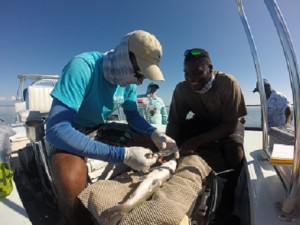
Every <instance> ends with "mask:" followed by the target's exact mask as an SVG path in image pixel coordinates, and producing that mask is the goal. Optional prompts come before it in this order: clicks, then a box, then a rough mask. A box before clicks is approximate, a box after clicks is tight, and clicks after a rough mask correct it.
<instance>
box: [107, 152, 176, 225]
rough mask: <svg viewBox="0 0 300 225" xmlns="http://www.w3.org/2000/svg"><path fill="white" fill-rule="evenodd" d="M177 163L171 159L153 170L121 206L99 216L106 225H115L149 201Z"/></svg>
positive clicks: (172, 171)
mask: <svg viewBox="0 0 300 225" xmlns="http://www.w3.org/2000/svg"><path fill="white" fill-rule="evenodd" d="M176 166H177V162H176V160H175V158H174V159H171V160H169V161H167V162H165V163H163V164H162V165H160V166H158V167H156V168H154V169H153V170H152V171H151V172H150V173H149V174H147V175H146V176H144V179H143V180H142V182H141V183H140V184H139V186H138V187H137V188H136V189H135V191H134V192H133V193H132V194H131V195H130V196H129V198H128V199H127V200H126V201H125V202H124V203H122V204H119V205H116V206H113V207H112V208H109V209H107V210H105V211H104V212H103V213H102V214H101V215H102V216H103V217H104V218H107V221H108V223H107V225H116V224H117V223H118V222H119V221H120V220H121V218H122V217H123V216H124V215H126V214H128V213H129V212H130V211H131V210H133V209H134V208H136V207H138V206H139V205H141V204H142V203H143V202H145V201H146V200H147V199H149V198H150V197H151V196H152V195H153V194H154V193H155V192H156V191H157V190H158V189H159V188H160V187H161V186H162V185H163V184H164V183H165V182H166V181H167V180H168V179H170V177H171V175H172V174H173V173H174V172H175V169H176Z"/></svg>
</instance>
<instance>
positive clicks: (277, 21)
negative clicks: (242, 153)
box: [237, 0, 300, 221]
mask: <svg viewBox="0 0 300 225" xmlns="http://www.w3.org/2000/svg"><path fill="white" fill-rule="evenodd" d="M264 2H265V4H266V6H267V9H268V11H269V13H270V15H271V18H272V20H273V23H274V25H275V27H276V30H277V33H278V36H279V39H280V42H281V45H282V48H283V52H284V55H285V59H286V63H287V68H288V72H289V77H290V82H291V87H292V94H293V102H294V116H295V118H294V124H295V138H294V162H293V168H292V175H291V180H290V185H289V187H288V188H287V193H286V198H285V199H284V200H283V201H282V202H277V203H275V207H276V208H277V212H278V218H279V219H281V220H284V221H295V220H296V216H297V213H296V212H295V211H296V202H297V194H298V191H299V188H300V170H299V169H300V142H299V141H300V139H299V138H300V130H299V128H300V127H299V126H300V125H299V122H298V121H299V117H300V111H299V106H300V98H299V97H300V78H299V67H298V64H297V60H296V55H295V51H294V48H293V44H292V40H291V38H290V35H289V31H288V29H287V26H286V23H285V21H284V18H283V16H282V14H281V12H280V9H279V7H278V5H277V3H276V1H275V0H264ZM237 4H238V10H239V13H240V17H241V20H242V23H243V26H244V29H245V32H246V35H247V38H248V42H249V45H250V48H251V52H252V56H253V59H254V64H255V68H256V73H257V80H258V84H259V89H260V90H262V91H260V99H261V104H262V113H263V149H264V150H265V151H266V152H267V153H268V155H269V151H268V146H266V145H267V144H268V140H267V139H268V135H267V126H266V115H267V113H266V98H265V96H264V95H265V94H264V85H263V82H262V76H261V70H260V66H259V60H258V57H257V52H256V48H255V44H254V40H253V36H252V34H251V30H250V26H249V24H248V22H247V18H246V16H245V13H244V9H243V4H242V1H241V0H237Z"/></svg>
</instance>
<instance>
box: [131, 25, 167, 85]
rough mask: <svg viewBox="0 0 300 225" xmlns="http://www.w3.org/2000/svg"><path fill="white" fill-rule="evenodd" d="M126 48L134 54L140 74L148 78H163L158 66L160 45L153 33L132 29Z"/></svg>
mask: <svg viewBox="0 0 300 225" xmlns="http://www.w3.org/2000/svg"><path fill="white" fill-rule="evenodd" d="M128 49H129V51H131V52H132V53H133V54H134V56H135V58H136V62H137V64H138V66H139V68H140V71H141V74H142V75H144V76H145V77H146V78H148V79H150V80H165V79H164V76H163V74H162V72H161V70H160V68H159V63H160V59H161V56H162V47H161V45H160V43H159V41H158V40H157V39H156V37H155V36H154V35H153V34H150V33H148V32H146V31H143V30H136V31H133V32H132V33H131V35H130V36H129V39H128Z"/></svg>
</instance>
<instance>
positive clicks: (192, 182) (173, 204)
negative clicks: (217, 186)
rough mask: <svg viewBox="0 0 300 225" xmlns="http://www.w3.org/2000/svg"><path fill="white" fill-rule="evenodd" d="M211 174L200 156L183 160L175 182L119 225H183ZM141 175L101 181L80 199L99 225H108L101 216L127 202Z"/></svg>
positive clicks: (127, 175) (80, 196) (175, 175)
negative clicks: (204, 182) (203, 184)
mask: <svg viewBox="0 0 300 225" xmlns="http://www.w3.org/2000/svg"><path fill="white" fill-rule="evenodd" d="M210 172H211V168H210V167H209V166H208V165H207V164H206V162H205V161H204V160H203V159H202V158H201V157H199V156H196V155H193V156H187V157H183V158H181V159H180V160H179V162H178V166H177V169H176V171H175V173H174V175H173V176H172V177H171V179H170V180H169V181H168V182H166V183H165V184H164V185H163V186H162V187H161V188H160V189H159V190H158V191H156V192H155V193H154V194H153V195H152V197H151V198H150V199H148V200H147V201H145V202H144V203H143V204H141V205H140V206H138V207H136V208H135V209H133V210H132V211H131V212H130V213H129V214H127V215H126V216H124V217H123V218H122V219H121V221H120V223H119V224H120V225H132V224H135V225H138V224H141V225H145V224H153V225H158V224H165V225H171V224H174V225H175V224H176V225H178V224H180V222H181V221H182V219H183V218H184V216H185V215H186V214H187V213H188V212H189V211H190V210H191V207H192V206H193V204H194V202H195V200H196V198H197V196H198V195H199V193H200V192H201V191H202V188H203V186H202V183H203V181H204V180H205V178H206V177H207V176H208V174H209V173H210ZM141 175H143V174H142V173H141V172H136V173H132V174H130V173H125V174H122V175H121V176H118V177H116V178H115V179H114V180H106V181H104V180H100V181H97V182H96V183H94V184H93V185H91V186H89V187H88V188H86V189H85V190H84V191H83V192H82V193H81V194H80V195H79V199H80V200H81V201H82V203H83V204H84V206H85V207H86V208H87V209H88V210H89V211H90V212H91V214H92V215H93V216H94V217H95V219H96V220H97V221H98V223H99V224H101V225H106V224H108V222H109V221H108V219H107V218H104V217H103V216H102V215H101V213H102V212H103V211H104V210H106V209H108V208H111V207H112V206H115V205H117V204H118V203H123V202H125V201H126V199H128V197H129V195H130V193H132V192H133V191H134V190H135V188H136V187H137V186H138V185H139V183H137V181H138V180H139V177H140V176H141Z"/></svg>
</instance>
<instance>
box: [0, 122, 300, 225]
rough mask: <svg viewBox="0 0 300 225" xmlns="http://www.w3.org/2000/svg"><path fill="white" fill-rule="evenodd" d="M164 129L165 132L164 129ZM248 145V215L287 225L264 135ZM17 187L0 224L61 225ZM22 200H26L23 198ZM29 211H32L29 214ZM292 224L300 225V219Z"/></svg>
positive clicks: (4, 202) (22, 141) (257, 222)
mask: <svg viewBox="0 0 300 225" xmlns="http://www.w3.org/2000/svg"><path fill="white" fill-rule="evenodd" d="M19 129H20V130H22V129H23V131H24V128H19ZM160 129H161V130H163V128H160ZM21 132H22V131H21ZM21 132H19V137H17V138H15V139H14V141H13V142H12V147H13V149H12V150H13V153H12V168H13V169H14V171H16V173H17V172H18V168H19V167H20V162H19V161H18V151H19V150H20V149H22V148H24V147H26V145H28V144H29V140H28V139H26V138H22V134H21ZM244 146H245V156H246V157H245V158H246V159H245V166H244V171H245V174H246V182H245V183H246V187H247V190H248V193H246V195H247V201H248V197H249V203H250V204H249V205H250V216H249V215H246V214H247V210H246V211H245V210H244V215H246V217H248V218H249V217H250V220H251V224H252V225H265V224H273V225H286V224H287V222H284V221H281V220H279V219H278V217H277V214H276V210H275V205H274V204H275V203H276V202H280V201H282V200H283V199H284V197H285V193H286V192H285V189H284V187H283V185H282V183H281V180H280V178H279V176H278V175H277V173H276V171H275V169H274V167H273V165H271V164H270V163H269V162H268V161H264V160H261V157H260V154H261V153H262V150H261V149H262V132H261V131H250V130H246V132H245V144H244ZM16 175H17V174H16ZM19 176H20V174H19ZM14 185H15V186H14V190H13V192H12V193H11V194H10V195H9V196H8V197H6V198H4V199H1V201H0V211H1V217H0V224H36V225H38V224H39V222H41V221H43V224H49V225H50V224H51V223H52V222H54V221H55V222H58V221H59V220H60V217H59V215H58V214H57V210H56V209H49V207H48V208H47V207H46V206H43V200H41V199H40V198H38V197H36V196H34V195H33V193H31V194H30V193H29V194H28V193H27V194H26V198H25V199H24V200H25V201H26V202H24V201H23V203H22V200H21V197H20V195H23V194H24V193H19V192H18V190H17V188H16V187H17V186H20V184H16V183H14ZM242 187H243V188H244V187H245V186H242ZM244 189H245V188H244ZM245 190H246V189H245ZM27 192H28V191H27ZM22 198H24V197H23V196H22ZM237 201H240V199H237ZM239 204H240V206H239V207H238V208H240V209H239V210H240V211H241V208H245V207H244V206H245V202H244V200H242V201H240V202H239ZM44 205H45V204H44ZM24 206H25V207H24ZM43 207H44V209H43ZM25 208H26V209H27V210H29V211H30V212H28V214H27V212H26V210H25ZM298 210H299V208H298ZM298 212H299V211H298ZM248 214H249V212H248ZM28 215H29V216H28ZM240 215H241V214H240ZM29 218H30V219H29ZM249 223H250V222H249ZM249 223H247V224H249ZM288 224H299V219H298V220H296V221H294V222H290V223H288Z"/></svg>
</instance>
